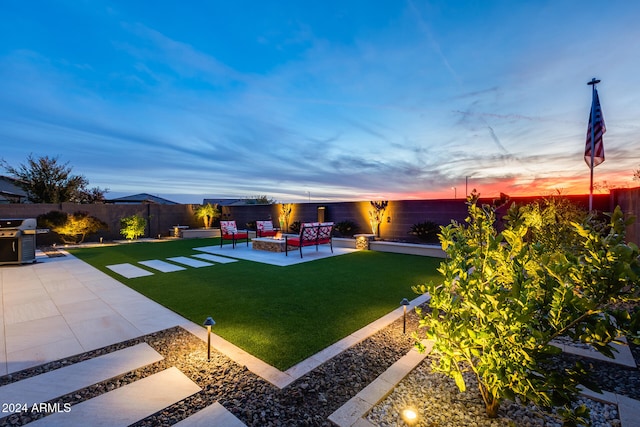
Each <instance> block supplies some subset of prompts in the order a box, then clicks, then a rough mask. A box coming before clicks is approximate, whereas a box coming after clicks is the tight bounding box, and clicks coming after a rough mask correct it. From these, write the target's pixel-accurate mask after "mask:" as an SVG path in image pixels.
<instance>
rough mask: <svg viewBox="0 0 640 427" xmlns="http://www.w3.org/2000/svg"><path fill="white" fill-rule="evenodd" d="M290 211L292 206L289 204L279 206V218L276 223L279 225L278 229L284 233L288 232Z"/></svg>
mask: <svg viewBox="0 0 640 427" xmlns="http://www.w3.org/2000/svg"><path fill="white" fill-rule="evenodd" d="M292 209H293V204H291V203H283V204H282V205H280V216H279V218H278V222H279V223H280V229H281V230H282V231H284V232H287V231H288V230H289V221H290V220H291V211H292Z"/></svg>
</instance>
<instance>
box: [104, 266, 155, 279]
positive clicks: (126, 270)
mask: <svg viewBox="0 0 640 427" xmlns="http://www.w3.org/2000/svg"><path fill="white" fill-rule="evenodd" d="M107 268H108V269H109V270H111V271H113V272H114V273H118V274H119V275H121V276H124V277H126V278H127V279H135V278H136V277H144V276H153V273H152V272H150V271H147V270H145V269H143V268H140V267H136V266H135V265H132V264H129V263H128V262H125V263H124V264H114V265H107Z"/></svg>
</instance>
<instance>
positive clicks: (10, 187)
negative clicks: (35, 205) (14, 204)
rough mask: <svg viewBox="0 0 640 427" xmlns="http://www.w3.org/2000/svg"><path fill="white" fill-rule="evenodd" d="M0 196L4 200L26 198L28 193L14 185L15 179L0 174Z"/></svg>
mask: <svg viewBox="0 0 640 427" xmlns="http://www.w3.org/2000/svg"><path fill="white" fill-rule="evenodd" d="M0 196H2V197H3V199H5V200H19V201H22V199H25V200H26V199H27V198H28V194H27V192H26V191H24V190H23V189H22V188H20V187H18V186H17V185H16V179H14V178H11V177H8V176H0Z"/></svg>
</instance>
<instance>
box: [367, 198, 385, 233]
mask: <svg viewBox="0 0 640 427" xmlns="http://www.w3.org/2000/svg"><path fill="white" fill-rule="evenodd" d="M369 203H370V204H371V207H372V208H373V210H371V211H369V224H370V225H371V232H372V233H373V234H375V235H376V236H378V237H380V224H381V223H382V220H383V219H384V211H385V210H386V209H387V206H388V205H389V201H388V200H381V201H379V202H374V201H373V200H372V201H370V202H369Z"/></svg>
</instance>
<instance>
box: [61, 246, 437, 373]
mask: <svg viewBox="0 0 640 427" xmlns="http://www.w3.org/2000/svg"><path fill="white" fill-rule="evenodd" d="M215 244H219V240H218V239H186V240H174V241H166V242H159V243H133V244H123V245H118V246H101V247H94V248H82V249H71V250H69V252H71V253H73V255H75V256H76V257H78V258H80V259H82V260H84V261H85V262H87V263H89V264H91V265H93V266H95V267H97V268H98V269H100V270H102V271H104V272H105V273H107V274H109V275H110V276H112V277H114V278H115V279H117V280H118V281H120V282H121V283H124V284H125V285H127V286H129V287H131V288H133V289H135V290H136V291H138V292H140V293H142V294H144V295H146V296H147V297H149V298H151V299H153V300H155V301H157V302H158V303H160V304H162V305H164V306H165V307H168V308H170V309H171V310H173V311H175V312H176V313H179V314H180V315H182V316H183V317H185V318H187V319H189V320H191V321H193V322H195V323H197V324H200V325H201V324H202V322H203V321H204V320H205V319H206V318H207V317H208V316H211V317H213V319H214V320H215V321H216V325H215V326H214V327H213V331H214V332H215V333H216V334H218V335H220V336H221V337H223V338H225V339H226V340H228V341H230V342H232V343H234V344H235V345H237V346H238V347H240V348H242V349H244V350H245V351H247V352H249V353H250V354H252V355H254V356H256V357H258V358H260V359H262V360H263V361H265V362H267V363H269V364H270V365H273V366H275V367H277V368H278V369H281V370H285V369H287V368H289V367H291V366H293V365H294V364H296V363H298V362H300V361H301V360H304V359H305V358H307V357H309V356H311V355H313V354H315V353H317V352H318V351H320V350H322V349H323V348H325V347H327V346H329V345H331V344H333V343H335V342H336V341H338V340H340V339H341V338H344V337H345V336H347V335H349V334H351V333H353V332H354V331H356V330H358V329H360V328H362V327H363V326H365V325H367V324H369V323H370V322H372V321H374V320H376V319H378V318H380V317H381V316H383V315H385V314H387V313H389V312H390V311H392V310H393V309H395V308H397V307H399V305H400V301H401V300H402V298H405V297H406V298H409V299H410V300H411V299H413V298H414V297H416V296H417V295H416V294H414V293H413V291H412V290H411V287H412V286H413V285H418V284H421V283H425V282H427V281H430V280H434V281H436V280H440V274H439V273H438V272H437V271H436V269H437V267H438V266H439V264H440V262H441V260H440V259H437V258H430V257H423V256H416V255H402V254H393V253H384V252H373V251H359V252H354V253H352V254H347V255H340V256H335V257H331V258H325V259H320V260H315V261H311V262H306V263H301V264H297V265H293V266H289V267H279V266H272V265H268V264H261V263H257V262H252V261H244V260H239V261H238V262H234V263H229V264H215V265H213V266H210V267H201V268H192V267H186V269H185V270H183V271H178V272H173V273H160V272H157V271H154V273H155V274H154V275H153V276H146V277H140V278H135V279H125V278H124V277H122V276H120V275H118V274H116V273H113V272H112V271H111V270H109V269H107V268H106V266H107V265H112V264H119V263H125V262H128V263H131V264H134V265H136V266H138V267H140V268H145V267H144V266H142V265H140V264H137V262H139V261H145V260H150V259H161V260H164V261H166V258H168V257H174V256H189V255H193V254H196V253H198V252H197V251H194V250H193V249H192V248H194V247H200V246H209V245H215ZM283 256H284V255H283ZM167 262H169V261H167ZM150 271H153V270H150Z"/></svg>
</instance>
